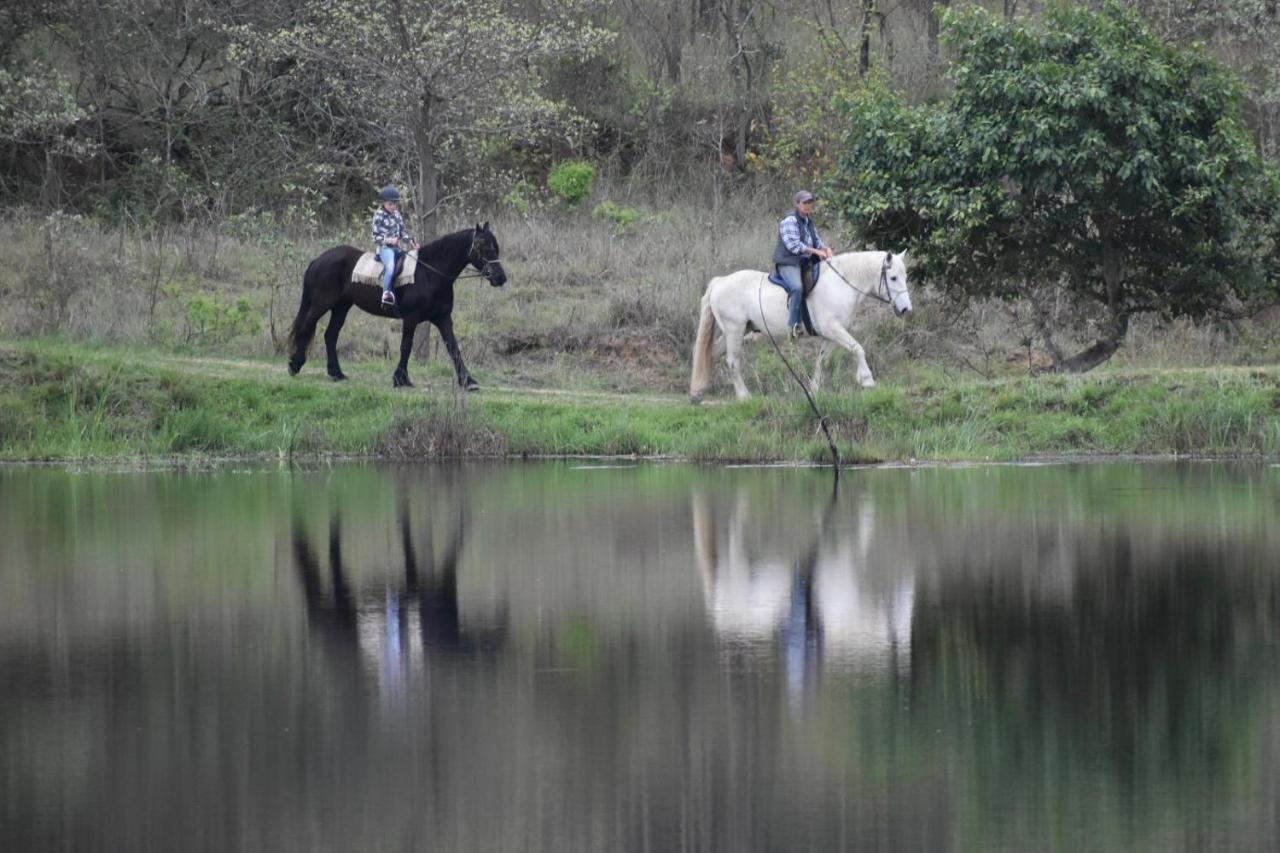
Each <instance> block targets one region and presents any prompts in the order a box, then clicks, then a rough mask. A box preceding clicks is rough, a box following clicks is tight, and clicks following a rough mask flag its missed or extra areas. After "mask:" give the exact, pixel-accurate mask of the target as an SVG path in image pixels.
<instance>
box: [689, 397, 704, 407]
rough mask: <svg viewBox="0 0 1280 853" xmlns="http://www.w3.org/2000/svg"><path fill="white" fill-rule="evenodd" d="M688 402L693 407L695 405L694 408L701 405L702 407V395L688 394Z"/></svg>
mask: <svg viewBox="0 0 1280 853" xmlns="http://www.w3.org/2000/svg"><path fill="white" fill-rule="evenodd" d="M689 402H690V403H692V404H693V405H695V406H701V405H702V395H701V394H690V395H689Z"/></svg>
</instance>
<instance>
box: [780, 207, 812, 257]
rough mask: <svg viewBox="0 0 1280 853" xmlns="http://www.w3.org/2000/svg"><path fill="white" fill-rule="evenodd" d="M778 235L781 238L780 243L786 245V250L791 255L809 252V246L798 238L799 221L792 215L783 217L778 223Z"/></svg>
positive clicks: (802, 254)
mask: <svg viewBox="0 0 1280 853" xmlns="http://www.w3.org/2000/svg"><path fill="white" fill-rule="evenodd" d="M778 236H780V237H781V238H782V245H784V246H786V247H787V251H788V252H790V253H791V254H793V255H800V256H801V257H803V256H804V255H807V254H809V247H808V246H806V245H805V244H804V241H803V240H801V239H800V223H799V222H798V221H797V220H796V218H795V217H794V216H786V217H783V219H782V221H781V222H779V223H778Z"/></svg>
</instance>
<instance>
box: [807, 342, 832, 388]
mask: <svg viewBox="0 0 1280 853" xmlns="http://www.w3.org/2000/svg"><path fill="white" fill-rule="evenodd" d="M831 347H832V343H831V341H829V340H827V339H826V338H823V339H822V343H821V344H819V346H818V358H817V359H816V360H815V361H814V362H813V378H812V379H810V380H809V389H810V390H811V391H814V392H816V391H817V390H818V388H820V387H821V386H822V362H823V360H824V359H825V358H826V357H827V356H828V355H829V354H830V353H831Z"/></svg>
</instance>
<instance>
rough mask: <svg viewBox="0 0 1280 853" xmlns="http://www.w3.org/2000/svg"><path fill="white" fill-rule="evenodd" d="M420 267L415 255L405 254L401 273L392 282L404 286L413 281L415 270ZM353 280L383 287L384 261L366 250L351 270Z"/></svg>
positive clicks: (357, 282) (396, 285)
mask: <svg viewBox="0 0 1280 853" xmlns="http://www.w3.org/2000/svg"><path fill="white" fill-rule="evenodd" d="M417 268H418V259H417V258H415V257H414V256H413V255H405V256H404V263H403V264H402V265H401V267H400V275H398V276H397V277H396V280H395V281H394V282H393V283H392V286H393V287H402V286H404V285H406V284H412V283H413V273H414V270H416V269H417ZM351 280H352V281H353V282H355V283H356V284H372V285H373V286H374V287H382V261H380V260H378V256H377V255H375V254H374V253H373V252H365V253H364V254H363V255H361V256H360V260H358V261H356V267H355V269H353V270H352V271H351Z"/></svg>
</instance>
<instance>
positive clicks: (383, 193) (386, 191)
mask: <svg viewBox="0 0 1280 853" xmlns="http://www.w3.org/2000/svg"><path fill="white" fill-rule="evenodd" d="M378 199H379V200H380V201H396V202H398V201H400V190H398V189H396V188H395V187H383V188H382V189H381V190H379V191H378Z"/></svg>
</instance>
